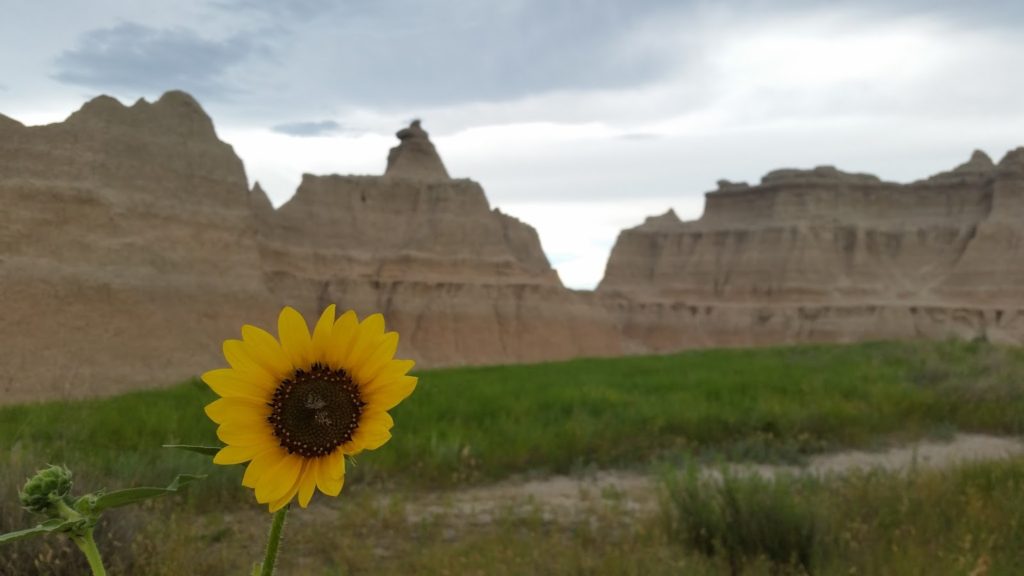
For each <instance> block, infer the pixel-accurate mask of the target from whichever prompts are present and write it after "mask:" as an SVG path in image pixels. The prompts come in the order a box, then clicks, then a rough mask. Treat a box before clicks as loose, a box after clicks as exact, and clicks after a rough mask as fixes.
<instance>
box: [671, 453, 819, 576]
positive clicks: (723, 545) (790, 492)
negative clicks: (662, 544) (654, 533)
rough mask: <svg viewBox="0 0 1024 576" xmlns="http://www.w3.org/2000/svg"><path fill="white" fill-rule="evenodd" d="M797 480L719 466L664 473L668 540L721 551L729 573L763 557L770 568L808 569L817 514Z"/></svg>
mask: <svg viewBox="0 0 1024 576" xmlns="http://www.w3.org/2000/svg"><path fill="white" fill-rule="evenodd" d="M803 492H804V490H803V486H801V481H797V480H793V479H788V478H787V479H778V480H767V479H764V478H761V477H760V476H758V475H756V474H752V475H746V476H741V475H737V474H735V473H732V472H730V471H729V470H728V469H723V470H722V472H721V475H720V476H705V477H702V476H701V475H700V474H699V473H698V472H697V470H696V469H695V468H693V467H691V468H690V469H689V470H688V472H687V473H686V475H684V476H682V477H680V476H679V475H676V474H667V475H666V476H665V493H664V497H665V502H664V503H663V506H662V511H663V515H664V522H665V527H666V532H667V534H668V536H669V538H671V539H672V540H674V541H676V542H679V543H681V544H682V545H684V546H685V547H687V548H690V549H692V550H694V551H696V552H699V553H700V554H703V555H705V556H709V557H716V556H717V557H722V558H724V559H725V560H726V561H727V562H728V565H729V568H730V571H731V573H732V574H739V573H740V572H741V571H742V570H743V567H744V566H745V565H746V564H747V563H749V562H750V561H752V560H758V559H760V560H767V561H768V562H770V564H771V566H772V568H773V572H782V571H786V570H796V571H798V572H802V573H808V574H809V573H811V571H812V568H813V566H814V563H815V559H816V557H817V556H818V555H819V554H820V552H819V548H820V546H819V541H820V539H821V529H820V526H819V525H820V519H819V517H818V514H817V513H816V512H815V510H814V507H813V506H812V505H811V504H810V503H809V502H808V501H807V500H806V499H804V497H803Z"/></svg>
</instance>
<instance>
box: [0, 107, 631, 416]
mask: <svg viewBox="0 0 1024 576" xmlns="http://www.w3.org/2000/svg"><path fill="white" fill-rule="evenodd" d="M399 138H400V139H401V143H400V144H399V146H398V147H396V148H395V149H393V150H392V152H391V155H390V156H389V163H388V172H387V175H386V176H383V177H381V176H321V177H317V176H310V175H307V176H305V177H304V179H303V182H302V185H301V186H300V188H299V190H298V192H297V193H296V195H295V197H294V198H293V199H292V200H291V201H290V202H288V203H287V204H286V205H285V206H283V207H281V209H280V210H276V211H275V210H274V209H273V207H272V206H271V204H270V202H269V200H268V199H267V197H266V195H265V194H264V193H263V191H262V189H261V188H260V187H259V184H256V185H254V186H253V188H252V189H251V190H250V189H249V188H248V186H247V183H246V176H245V172H244V170H243V167H242V163H241V161H240V160H239V159H238V157H237V156H236V155H235V154H234V152H233V151H232V149H231V147H230V146H228V145H227V144H225V143H223V142H221V141H220V140H219V139H218V138H217V136H216V133H215V132H214V128H213V124H212V122H211V121H210V119H209V117H207V116H206V114H205V113H204V112H203V111H202V110H201V109H200V107H199V105H198V104H197V103H196V102H195V101H194V100H193V99H192V98H191V97H189V96H188V95H186V94H184V93H181V92H169V93H167V94H165V95H164V96H163V97H162V98H160V100H158V101H157V102H155V103H152V104H150V103H148V102H145V101H143V100H140V101H139V102H137V103H135V104H134V105H133V106H130V107H126V106H124V105H122V104H120V103H119V102H118V101H116V100H114V99H112V98H108V97H99V98H96V99H94V100H92V101H90V102H89V103H87V104H86V105H85V106H83V107H82V109H81V110H79V111H78V112H76V113H74V114H72V115H71V117H70V118H68V119H67V121H65V122H63V123H59V124H53V125H49V126H40V127H25V126H22V125H21V124H20V123H18V122H16V121H14V120H12V119H9V118H7V117H5V116H0V201H2V203H3V206H4V209H3V212H0V290H2V293H3V295H4V300H5V305H6V308H5V309H6V310H7V314H8V315H7V317H6V318H5V320H6V322H4V324H3V325H2V326H0V343H2V345H3V346H4V349H5V353H4V355H3V360H2V361H0V392H2V393H3V394H2V396H0V398H2V399H3V400H2V401H0V403H10V402H22V401H28V400H33V399H39V398H52V397H76V396H88V395H95V394H109V393H115V392H119V391H123V390H128V389H134V388H143V387H152V386H163V385H167V384H170V383H173V382H176V381H180V380H182V379H185V378H187V377H190V376H193V375H195V374H197V373H200V372H202V371H204V370H207V369H210V368H211V367H215V366H218V365H220V364H222V362H223V361H222V359H221V357H220V342H221V341H222V340H223V339H225V338H231V337H236V336H237V334H238V331H239V328H240V327H241V325H242V324H243V323H256V324H261V325H263V326H268V327H272V326H273V324H274V318H275V316H276V311H277V310H279V309H280V306H282V305H284V304H290V305H293V306H296V307H298V308H299V309H301V310H302V311H303V312H305V313H307V314H314V313H317V312H319V310H321V309H322V308H323V307H324V306H325V305H326V304H327V303H330V302H334V303H337V304H338V305H339V306H340V307H342V308H355V309H356V310H357V311H358V312H359V313H360V314H361V315H366V314H370V313H373V312H384V313H385V314H386V315H387V318H388V321H389V325H390V326H391V327H392V328H394V329H397V330H399V331H400V333H401V335H402V344H401V348H400V352H401V353H402V354H404V355H406V356H411V357H413V358H416V359H417V360H419V361H420V363H421V365H422V366H430V365H451V364H464V363H483V362H491V363H494V362H507V361H537V360H546V359H554V358H569V357H573V356H577V355H607V354H615V353H618V352H619V348H618V347H617V346H618V340H617V337H616V333H615V330H614V327H613V326H612V325H611V318H610V316H609V315H607V314H606V313H604V312H603V311H601V310H599V309H597V308H596V307H594V306H591V305H589V303H588V302H589V301H588V300H587V297H586V296H585V295H578V294H575V293H573V292H571V291H569V290H566V289H565V288H563V287H562V285H561V283H560V282H559V280H558V276H557V274H556V273H555V272H554V270H552V269H551V267H550V265H549V264H548V261H547V259H546V257H545V256H544V253H543V251H542V250H541V247H540V242H539V239H538V237H537V234H536V232H535V231H534V230H533V229H532V228H530V227H529V226H527V225H525V224H523V223H521V222H519V221H518V220H516V219H514V218H511V217H509V216H506V215H504V214H501V213H500V212H499V211H497V210H491V209H490V207H489V206H488V203H487V200H486V198H485V197H484V194H483V190H482V189H481V188H480V186H479V185H478V184H476V183H474V182H472V181H469V180H452V179H450V178H449V177H448V175H447V172H446V171H445V169H444V166H443V165H442V164H441V160H440V158H439V157H438V155H437V153H436V151H435V150H434V147H433V145H432V144H431V143H430V141H429V140H428V139H427V134H426V132H424V131H423V130H422V129H421V128H420V127H419V123H418V122H415V123H413V125H412V126H410V127H409V128H408V129H405V130H402V131H401V132H399Z"/></svg>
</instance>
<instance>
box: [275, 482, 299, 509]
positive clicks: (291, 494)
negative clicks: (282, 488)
mask: <svg viewBox="0 0 1024 576" xmlns="http://www.w3.org/2000/svg"><path fill="white" fill-rule="evenodd" d="M298 491H299V483H298V482H296V483H295V485H294V486H292V487H291V489H290V490H288V492H287V493H286V494H285V495H284V496H282V497H280V498H278V499H277V500H275V501H273V502H271V503H270V506H269V507H270V513H271V514H273V513H274V512H277V511H278V510H280V509H281V508H284V506H285V504H288V503H289V502H291V501H292V498H295V493H296V492H298Z"/></svg>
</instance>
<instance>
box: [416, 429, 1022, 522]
mask: <svg viewBox="0 0 1024 576" xmlns="http://www.w3.org/2000/svg"><path fill="white" fill-rule="evenodd" d="M1021 455H1024V442H1022V441H1021V440H1018V439H1016V438H1003V437H996V436H985V435H978V434H957V435H956V436H954V437H953V439H952V440H951V441H949V442H937V441H924V442H918V443H915V444H910V445H906V446H901V447H897V448H892V449H889V450H885V451H879V452H864V451H859V450H852V451H844V452H836V453H832V454H823V455H820V456H816V457H814V458H811V459H810V461H809V462H808V463H807V465H806V466H801V467H797V466H772V465H750V464H733V465H729V466H728V468H729V470H730V471H731V472H733V473H736V474H759V475H761V476H763V477H772V476H775V475H777V474H783V473H784V474H811V475H816V476H827V475H831V474H842V473H845V472H849V471H852V470H855V469H862V470H869V469H883V470H886V471H891V472H897V473H898V472H903V471H906V470H908V469H910V468H911V467H917V468H918V469H931V468H945V467H950V466H954V465H957V464H961V463H965V462H970V461H979V460H996V459H1004V458H1013V457H1017V456H1021ZM701 473H702V474H704V475H706V476H708V477H716V476H718V475H720V474H721V467H709V468H706V469H704V470H702V471H701ZM657 498H658V493H657V478H656V477H655V476H654V475H653V474H642V473H638V472H623V471H603V472H597V473H595V474H591V475H588V476H579V477H576V476H552V477H549V478H545V479H541V480H530V481H506V482H501V483H498V484H493V485H490V486H483V487H478V488H470V489H466V490H459V491H455V492H443V493H435V494H431V495H428V496H426V497H417V498H416V499H415V502H414V503H412V502H406V503H405V511H406V515H407V517H408V518H409V520H410V521H414V522H415V521H427V520H431V519H432V518H436V519H441V518H444V519H447V520H458V521H460V522H464V523H469V524H488V523H490V522H492V521H493V520H494V519H495V518H496V517H498V516H501V515H507V514H508V513H513V514H515V513H518V514H533V515H537V516H539V517H540V518H543V519H545V520H553V521H559V520H565V521H573V520H579V519H580V516H581V515H584V514H586V513H588V511H590V510H593V508H594V506H598V505H600V506H604V507H607V505H608V504H612V505H614V506H615V507H616V509H617V510H620V511H621V512H622V513H626V514H647V513H650V512H653V511H654V510H655V509H656V507H657Z"/></svg>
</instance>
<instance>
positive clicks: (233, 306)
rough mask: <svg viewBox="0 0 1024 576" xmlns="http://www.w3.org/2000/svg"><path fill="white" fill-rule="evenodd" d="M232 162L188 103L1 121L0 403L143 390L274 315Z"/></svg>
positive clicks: (108, 104)
mask: <svg viewBox="0 0 1024 576" xmlns="http://www.w3.org/2000/svg"><path fill="white" fill-rule="evenodd" d="M246 194H247V184H246V176H245V172H244V170H243V167H242V163H241V161H240V160H239V159H238V157H237V156H236V155H235V154H234V152H233V150H232V149H231V147H230V146H228V145H227V144H225V143H223V142H221V141H220V140H218V139H217V137H216V134H215V133H214V129H213V124H212V122H211V121H210V119H209V117H207V115H206V114H205V113H204V112H203V111H202V109H200V107H199V105H198V104H197V103H196V102H195V101H194V100H193V99H192V98H191V97H190V96H188V95H187V94H184V93H182V92H169V93H167V94H165V95H164V96H163V97H162V98H160V100H158V101H157V102H154V103H152V104H150V103H148V102H145V101H141V100H140V101H139V102H137V103H135V104H134V105H133V106H131V107H125V106H123V105H121V104H120V103H119V102H118V101H116V100H114V99H112V98H107V97H100V98H96V99H95V100H92V101H91V102H89V103H88V104H86V105H85V106H83V107H82V109H81V110H79V111H78V112H75V113H74V114H72V115H71V117H70V118H68V119H67V121H65V122H63V123H60V124H53V125H49V126H39V127H25V126H22V125H21V124H19V123H17V122H13V121H11V120H9V119H6V118H5V119H4V121H2V122H0V203H2V205H3V209H2V211H0V292H2V293H3V299H4V310H5V318H4V322H3V323H0V343H2V345H3V348H4V354H3V360H2V361H0V392H2V396H3V398H4V401H5V402H17V401H24V400H29V399H33V398H36V397H38V396H39V395H40V390H45V391H46V394H45V396H55V395H69V396H81V395H89V394H94V393H97V392H101V391H102V392H116V391H120V390H126V389H131V388H137V387H147V386H157V385H162V384H166V383H168V382H172V381H176V380H181V379H183V378H185V377H188V376H191V375H194V374H195V373H196V372H197V371H199V370H200V369H201V367H202V366H209V365H214V364H215V363H216V362H217V361H218V360H217V356H218V348H219V345H218V343H217V341H218V340H219V339H221V338H224V337H228V336H230V335H231V334H234V333H236V332H237V330H238V327H239V325H238V322H239V319H241V318H243V317H244V316H245V315H246V314H253V315H255V317H256V318H257V319H259V320H263V319H266V318H267V317H268V316H266V313H267V312H269V310H270V307H271V306H270V305H271V303H272V302H273V300H272V298H271V297H270V294H269V292H268V291H267V290H266V287H265V285H264V283H263V281H262V272H261V269H260V262H259V253H258V251H257V247H256V235H255V233H254V232H255V230H254V227H253V220H252V212H251V211H250V209H249V207H248V205H247V202H246Z"/></svg>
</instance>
